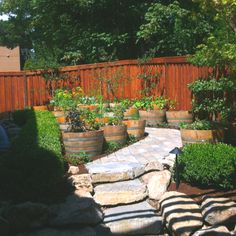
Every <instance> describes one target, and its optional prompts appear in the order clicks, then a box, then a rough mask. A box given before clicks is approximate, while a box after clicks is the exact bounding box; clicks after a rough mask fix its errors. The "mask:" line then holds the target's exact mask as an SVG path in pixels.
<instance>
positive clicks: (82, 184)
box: [68, 174, 93, 192]
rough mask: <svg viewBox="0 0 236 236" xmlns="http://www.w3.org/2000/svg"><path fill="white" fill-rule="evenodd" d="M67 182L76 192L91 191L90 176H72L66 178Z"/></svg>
mask: <svg viewBox="0 0 236 236" xmlns="http://www.w3.org/2000/svg"><path fill="white" fill-rule="evenodd" d="M68 181H69V183H71V185H72V186H74V187H75V189H77V190H84V191H87V192H92V191H93V185H92V179H91V177H90V174H81V175H72V176H70V177H69V178H68Z"/></svg>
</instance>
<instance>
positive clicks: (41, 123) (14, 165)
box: [0, 110, 64, 201]
mask: <svg viewBox="0 0 236 236" xmlns="http://www.w3.org/2000/svg"><path fill="white" fill-rule="evenodd" d="M24 112H25V115H26V117H27V119H26V123H25V125H24V126H23V129H22V130H21V132H20V135H19V137H18V138H17V139H16V140H15V141H14V142H13V144H12V150H11V151H10V152H8V153H6V154H5V155H3V156H2V157H1V159H0V195H1V197H4V198H7V199H9V198H10V199H13V200H17V201H25V200H36V201H41V200H46V199H47V198H48V197H50V196H52V193H53V191H54V190H56V189H57V188H58V186H59V184H60V183H61V182H62V177H63V174H64V170H63V158H62V150H61V143H60V130H59V127H58V124H57V122H56V120H55V117H54V116H53V115H52V114H51V113H50V112H48V111H32V110H28V111H21V112H20V113H19V112H17V113H15V114H14V116H15V115H16V114H21V115H22V117H24V116H23V113H24ZM15 117H17V116H15Z"/></svg>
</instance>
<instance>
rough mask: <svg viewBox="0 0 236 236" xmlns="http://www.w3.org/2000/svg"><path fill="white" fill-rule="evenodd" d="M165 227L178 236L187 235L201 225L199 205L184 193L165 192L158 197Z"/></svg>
mask: <svg viewBox="0 0 236 236" xmlns="http://www.w3.org/2000/svg"><path fill="white" fill-rule="evenodd" d="M160 210H161V213H162V216H163V219H164V221H165V224H166V227H167V228H168V229H169V230H170V231H171V232H173V234H174V235H178V236H189V235H191V234H192V233H193V232H195V231H196V230H198V229H200V228H201V227H202V225H203V219H202V215H201V210H200V208H199V206H198V205H197V204H196V203H195V202H194V201H193V200H192V199H191V198H189V197H188V196H187V195H186V194H184V193H179V192H175V191H171V192H166V193H165V194H163V196H162V198H161V199H160Z"/></svg>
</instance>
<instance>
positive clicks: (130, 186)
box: [94, 179, 147, 206]
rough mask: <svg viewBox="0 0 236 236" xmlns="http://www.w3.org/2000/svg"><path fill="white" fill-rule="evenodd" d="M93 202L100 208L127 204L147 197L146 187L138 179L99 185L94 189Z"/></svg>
mask: <svg viewBox="0 0 236 236" xmlns="http://www.w3.org/2000/svg"><path fill="white" fill-rule="evenodd" d="M94 191H95V195H94V200H95V202H97V203H98V204H100V205H102V206H107V205H118V204H128V203H133V202H137V201H140V200H143V199H144V198H145V197H147V189H146V185H145V184H143V183H141V182H140V181H139V180H138V179H135V180H129V181H123V182H117V183H110V184H101V185H98V186H97V187H95V188H94Z"/></svg>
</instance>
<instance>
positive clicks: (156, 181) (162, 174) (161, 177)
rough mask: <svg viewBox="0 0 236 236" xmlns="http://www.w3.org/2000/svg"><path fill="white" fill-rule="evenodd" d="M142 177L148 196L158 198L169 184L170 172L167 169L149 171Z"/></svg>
mask: <svg viewBox="0 0 236 236" xmlns="http://www.w3.org/2000/svg"><path fill="white" fill-rule="evenodd" d="M142 179H143V180H144V182H145V183H147V188H148V196H149V198H151V199H154V200H159V199H160V198H161V196H162V195H163V194H164V193H165V192H166V190H167V188H168V186H169V184H170V179H171V173H170V171H168V170H163V171H158V172H150V173H147V174H145V175H144V176H142Z"/></svg>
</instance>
